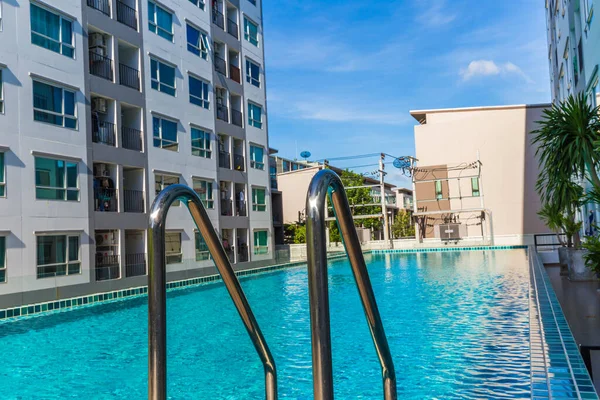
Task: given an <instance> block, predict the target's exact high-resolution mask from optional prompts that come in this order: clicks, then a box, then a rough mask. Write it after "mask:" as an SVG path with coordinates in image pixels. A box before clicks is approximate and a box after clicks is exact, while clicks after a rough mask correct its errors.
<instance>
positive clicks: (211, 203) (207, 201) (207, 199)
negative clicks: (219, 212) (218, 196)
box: [192, 177, 215, 210]
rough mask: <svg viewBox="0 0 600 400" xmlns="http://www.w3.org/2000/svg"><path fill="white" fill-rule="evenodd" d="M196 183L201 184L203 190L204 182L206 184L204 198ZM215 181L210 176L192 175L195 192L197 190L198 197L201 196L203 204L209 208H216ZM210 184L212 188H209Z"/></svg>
mask: <svg viewBox="0 0 600 400" xmlns="http://www.w3.org/2000/svg"><path fill="white" fill-rule="evenodd" d="M196 183H199V184H200V190H202V185H203V184H204V186H205V188H204V192H203V193H204V195H205V196H204V199H203V198H202V194H203V193H202V192H200V191H198V190H197V189H196ZM213 183H214V182H213V181H212V180H210V179H208V178H198V177H192V190H194V192H196V194H197V195H198V197H200V200H201V201H202V204H203V205H204V207H205V208H206V209H208V210H214V209H215V188H214V185H213ZM209 185H210V190H209Z"/></svg>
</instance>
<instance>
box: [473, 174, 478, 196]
mask: <svg viewBox="0 0 600 400" xmlns="http://www.w3.org/2000/svg"><path fill="white" fill-rule="evenodd" d="M471 191H472V192H473V197H479V178H471Z"/></svg>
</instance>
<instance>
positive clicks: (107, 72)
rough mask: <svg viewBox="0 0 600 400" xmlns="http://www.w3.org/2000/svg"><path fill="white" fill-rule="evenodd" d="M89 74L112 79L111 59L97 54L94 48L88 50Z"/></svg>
mask: <svg viewBox="0 0 600 400" xmlns="http://www.w3.org/2000/svg"><path fill="white" fill-rule="evenodd" d="M90 74H92V75H96V76H99V77H100V78H104V79H108V80H109V81H112V79H113V68H112V60H111V59H110V58H108V57H105V56H103V55H101V54H98V53H97V52H95V51H94V50H90Z"/></svg>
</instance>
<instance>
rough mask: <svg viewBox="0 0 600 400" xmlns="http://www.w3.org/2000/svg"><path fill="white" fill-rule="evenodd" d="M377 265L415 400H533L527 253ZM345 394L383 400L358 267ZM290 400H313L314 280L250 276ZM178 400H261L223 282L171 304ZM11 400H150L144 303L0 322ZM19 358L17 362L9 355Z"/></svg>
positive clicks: (412, 257)
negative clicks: (310, 304)
mask: <svg viewBox="0 0 600 400" xmlns="http://www.w3.org/2000/svg"><path fill="white" fill-rule="evenodd" d="M367 263H368V265H369V272H370V276H371V281H372V283H373V286H374V290H375V294H376V296H377V301H378V304H379V309H380V312H381V314H382V318H383V321H384V324H385V329H386V333H387V335H388V338H389V342H390V347H391V351H392V355H393V357H394V362H395V366H396V374H397V378H398V393H399V398H403V399H429V398H431V399H433V398H437V399H450V398H469V399H489V398H526V397H529V393H530V384H529V382H530V362H529V357H530V356H529V324H528V285H529V274H528V268H527V263H526V259H525V252H524V251H523V250H514V251H496V252H491V251H487V252H476V251H471V252H463V253H459V252H456V253H453V252H448V253H419V254H386V255H377V256H368V257H367ZM329 280H330V303H331V318H332V340H333V344H332V345H333V352H334V374H335V390H336V396H337V398H340V399H356V398H361V399H380V398H381V397H382V396H381V394H382V388H381V377H380V368H379V363H378V361H377V358H376V356H375V351H374V347H373V343H372V341H371V339H370V336H369V331H368V328H367V325H366V322H365V318H364V314H363V311H362V306H361V303H360V300H359V297H358V293H357V290H356V287H355V284H354V279H353V277H352V273H351V269H350V267H349V265H348V264H347V262H346V261H343V260H341V261H335V262H333V263H332V266H331V267H330V269H329ZM242 286H243V288H244V290H245V291H246V293H247V295H248V298H249V300H250V304H251V305H252V306H253V309H254V310H255V313H256V316H257V319H258V321H259V323H260V325H261V327H262V329H263V331H264V333H265V336H266V338H267V341H268V343H269V345H270V347H271V351H272V353H273V355H274V357H275V360H276V362H277V367H278V373H279V387H280V397H282V398H291V399H308V398H311V397H312V376H311V353H310V318H309V312H308V283H307V276H306V270H305V268H294V269H291V270H287V271H280V272H275V273H273V274H268V275H262V276H257V277H247V278H243V280H242ZM168 324H169V325H168V332H169V337H168V351H169V378H168V379H169V381H168V382H169V386H168V390H169V395H170V396H171V397H172V398H173V399H189V398H203V399H204V398H206V399H257V398H261V397H263V396H264V394H263V393H264V389H263V371H262V367H261V364H260V362H259V361H258V357H257V356H256V353H255V352H254V349H253V347H252V345H251V343H250V340H249V339H248V338H247V336H246V332H245V330H244V328H243V325H242V323H241V322H240V321H239V318H238V316H237V313H236V311H235V309H234V308H233V306H232V304H231V300H230V299H229V297H228V296H227V293H226V291H225V289H224V287H223V286H222V285H221V284H214V285H210V286H205V287H203V288H201V289H199V288H196V289H189V290H184V291H179V292H176V293H170V294H169V300H168ZM0 333H2V334H3V335H2V336H0V345H2V347H3V348H4V349H5V351H3V352H2V355H0V362H1V363H2V365H3V367H2V368H1V369H0V376H1V379H0V394H1V395H0V398H3V399H4V398H23V399H29V398H44V399H62V398H65V397H68V396H69V395H73V397H76V398H86V399H95V398H97V399H106V398H115V399H117V398H118V399H139V398H144V397H145V396H146V379H147V375H146V374H147V372H146V368H147V348H146V346H147V336H146V335H147V305H146V302H145V299H137V300H133V301H126V302H120V303H115V304H109V305H104V306H99V307H92V308H88V309H84V310H79V311H74V312H69V313H61V314H56V315H51V316H45V317H41V318H33V319H29V320H24V321H20V322H17V323H11V324H1V325H0ZM7 349H8V350H7Z"/></svg>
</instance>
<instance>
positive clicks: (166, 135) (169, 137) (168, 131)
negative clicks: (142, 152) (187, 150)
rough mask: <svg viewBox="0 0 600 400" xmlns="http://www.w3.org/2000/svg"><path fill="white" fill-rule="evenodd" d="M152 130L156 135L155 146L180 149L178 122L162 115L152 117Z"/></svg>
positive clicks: (174, 149) (173, 149) (172, 149)
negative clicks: (161, 116)
mask: <svg viewBox="0 0 600 400" xmlns="http://www.w3.org/2000/svg"><path fill="white" fill-rule="evenodd" d="M152 132H153V135H154V147H160V148H161V149H166V150H171V151H178V150H179V143H178V142H177V122H175V121H170V120H168V119H164V118H160V117H152Z"/></svg>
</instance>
